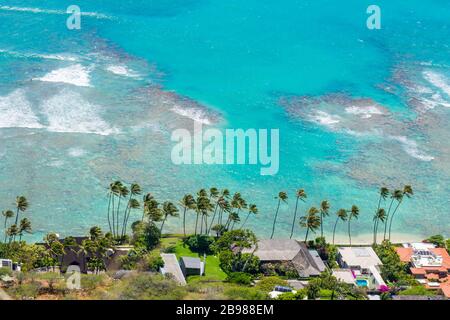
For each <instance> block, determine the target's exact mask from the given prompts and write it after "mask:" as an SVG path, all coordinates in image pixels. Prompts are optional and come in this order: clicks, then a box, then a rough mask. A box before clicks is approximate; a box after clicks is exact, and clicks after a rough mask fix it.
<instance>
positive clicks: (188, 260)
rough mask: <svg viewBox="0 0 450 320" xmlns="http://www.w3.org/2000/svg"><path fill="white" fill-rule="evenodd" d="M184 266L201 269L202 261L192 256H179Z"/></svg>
mask: <svg viewBox="0 0 450 320" xmlns="http://www.w3.org/2000/svg"><path fill="white" fill-rule="evenodd" d="M181 260H182V261H183V264H184V266H185V268H188V269H201V265H202V262H201V260H200V258H193V257H181Z"/></svg>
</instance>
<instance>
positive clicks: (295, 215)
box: [289, 197, 299, 239]
mask: <svg viewBox="0 0 450 320" xmlns="http://www.w3.org/2000/svg"><path fill="white" fill-rule="evenodd" d="M298 199H299V198H298V197H297V201H296V202H295V210H294V220H292V228H291V236H290V237H289V239H292V236H293V235H294V226H295V220H297V207H298Z"/></svg>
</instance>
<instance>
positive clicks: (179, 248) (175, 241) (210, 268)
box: [161, 235, 227, 282]
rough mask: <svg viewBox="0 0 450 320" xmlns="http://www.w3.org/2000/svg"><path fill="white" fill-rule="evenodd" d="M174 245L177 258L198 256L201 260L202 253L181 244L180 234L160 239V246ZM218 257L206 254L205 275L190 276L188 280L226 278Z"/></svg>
mask: <svg viewBox="0 0 450 320" xmlns="http://www.w3.org/2000/svg"><path fill="white" fill-rule="evenodd" d="M171 246H174V247H175V255H176V256H177V258H178V259H179V258H180V257H198V258H200V259H202V260H203V255H199V254H197V253H195V252H192V251H191V250H190V249H189V248H188V247H187V246H185V245H184V244H183V241H182V236H179V235H170V236H168V237H164V238H162V239H161V247H162V248H167V247H171ZM219 265H220V262H219V258H218V257H216V256H214V255H207V256H206V266H205V276H203V277H200V276H190V277H188V281H189V282H190V281H193V280H197V279H198V280H200V279H201V280H209V281H223V280H225V279H226V277H227V275H226V273H225V272H223V271H222V269H221V268H220V266H219Z"/></svg>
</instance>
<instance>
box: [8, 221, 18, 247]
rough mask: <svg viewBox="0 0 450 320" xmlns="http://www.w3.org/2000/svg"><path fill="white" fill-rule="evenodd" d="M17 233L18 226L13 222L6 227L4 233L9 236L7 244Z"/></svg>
mask: <svg viewBox="0 0 450 320" xmlns="http://www.w3.org/2000/svg"><path fill="white" fill-rule="evenodd" d="M18 233H19V228H18V227H17V225H16V224H13V225H12V226H10V227H9V228H8V230H7V231H6V234H7V235H8V237H9V241H8V244H11V241H12V240H13V238H14V239H15V238H16V236H17V234H18Z"/></svg>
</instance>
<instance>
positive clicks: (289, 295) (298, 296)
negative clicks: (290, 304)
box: [277, 289, 306, 300]
mask: <svg viewBox="0 0 450 320" xmlns="http://www.w3.org/2000/svg"><path fill="white" fill-rule="evenodd" d="M305 297H306V290H305V289H302V290H299V291H297V292H296V293H293V292H285V293H283V294H280V295H279V296H278V298H277V300H304V299H305Z"/></svg>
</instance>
